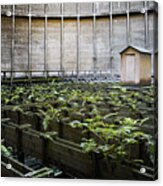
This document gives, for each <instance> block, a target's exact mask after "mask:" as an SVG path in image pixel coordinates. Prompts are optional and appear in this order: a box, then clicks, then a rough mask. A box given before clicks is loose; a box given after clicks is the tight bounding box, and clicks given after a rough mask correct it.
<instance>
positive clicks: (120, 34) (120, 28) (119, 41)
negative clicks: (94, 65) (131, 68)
mask: <svg viewBox="0 0 163 186" xmlns="http://www.w3.org/2000/svg"><path fill="white" fill-rule="evenodd" d="M126 33H127V31H126V17H125V16H121V17H114V18H113V39H112V40H113V46H112V50H113V61H112V68H113V70H112V71H113V72H114V73H115V74H120V54H119V51H121V49H122V48H124V46H126V45H127V42H126V40H127V34H126Z"/></svg>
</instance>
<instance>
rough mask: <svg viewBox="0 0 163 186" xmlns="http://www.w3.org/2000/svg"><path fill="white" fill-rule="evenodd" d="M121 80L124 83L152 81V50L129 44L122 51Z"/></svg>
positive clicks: (146, 82) (147, 82)
mask: <svg viewBox="0 0 163 186" xmlns="http://www.w3.org/2000/svg"><path fill="white" fill-rule="evenodd" d="M120 54H121V81H122V82H123V83H124V84H149V83H150V82H151V52H150V51H149V50H146V49H143V48H140V47H136V46H133V45H129V46H127V47H125V48H124V49H123V50H122V51H121V52H120Z"/></svg>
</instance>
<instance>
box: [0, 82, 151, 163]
mask: <svg viewBox="0 0 163 186" xmlns="http://www.w3.org/2000/svg"><path fill="white" fill-rule="evenodd" d="M1 97H2V105H15V107H14V109H13V110H14V111H19V112H21V113H25V114H27V115H34V114H35V115H37V116H38V117H39V118H41V119H42V126H43V130H44V131H48V130H51V127H49V126H50V125H60V124H62V123H63V120H64V121H65V119H66V122H67V124H68V125H69V126H70V127H72V128H79V129H81V131H82V133H86V132H88V133H89V134H90V135H89V137H88V138H84V139H81V144H80V145H81V148H83V150H84V151H85V152H87V153H88V152H92V151H94V152H97V153H102V154H103V155H104V156H105V157H106V158H108V156H112V157H113V159H115V160H116V161H117V160H119V161H121V160H122V159H124V158H126V159H130V160H132V161H138V162H142V161H143V160H142V159H135V158H133V157H132V152H130V151H131V150H130V149H131V147H132V146H133V145H139V144H142V143H144V144H146V147H147V149H146V150H147V151H148V153H149V154H150V155H149V159H150V161H151V162H154V139H153V137H152V136H151V135H150V134H147V133H145V132H143V131H142V130H141V127H142V126H143V125H144V124H147V123H148V122H150V117H151V116H150V115H149V113H148V111H147V110H145V109H144V108H148V107H152V104H153V103H152V102H153V101H154V88H153V87H148V88H141V89H139V90H136V89H135V90H128V89H126V88H124V87H121V86H120V85H118V84H117V85H111V84H108V83H55V82H52V83H49V84H41V85H39V84H34V85H32V86H30V87H23V86H18V87H14V86H13V87H12V88H9V87H8V86H4V85H3V86H2V95H1ZM28 104H34V105H35V107H34V108H35V109H34V111H33V110H32V111H31V110H26V109H24V108H23V107H22V105H28ZM138 158H139V157H138Z"/></svg>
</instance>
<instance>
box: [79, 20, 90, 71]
mask: <svg viewBox="0 0 163 186" xmlns="http://www.w3.org/2000/svg"><path fill="white" fill-rule="evenodd" d="M92 25H93V21H92V19H81V20H80V64H79V66H80V67H79V69H80V70H81V71H85V70H86V71H88V70H92V69H93V26H92Z"/></svg>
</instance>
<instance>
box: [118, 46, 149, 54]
mask: <svg viewBox="0 0 163 186" xmlns="http://www.w3.org/2000/svg"><path fill="white" fill-rule="evenodd" d="M128 48H133V49H135V50H137V51H138V52H141V53H145V54H151V51H150V50H147V49H145V48H141V47H138V46H134V45H128V46H127V47H125V48H123V49H122V50H121V51H120V54H121V53H123V52H125V51H126V50H127V49H128Z"/></svg>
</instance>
